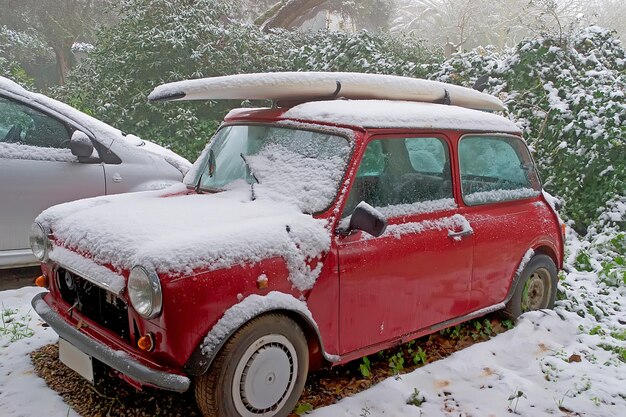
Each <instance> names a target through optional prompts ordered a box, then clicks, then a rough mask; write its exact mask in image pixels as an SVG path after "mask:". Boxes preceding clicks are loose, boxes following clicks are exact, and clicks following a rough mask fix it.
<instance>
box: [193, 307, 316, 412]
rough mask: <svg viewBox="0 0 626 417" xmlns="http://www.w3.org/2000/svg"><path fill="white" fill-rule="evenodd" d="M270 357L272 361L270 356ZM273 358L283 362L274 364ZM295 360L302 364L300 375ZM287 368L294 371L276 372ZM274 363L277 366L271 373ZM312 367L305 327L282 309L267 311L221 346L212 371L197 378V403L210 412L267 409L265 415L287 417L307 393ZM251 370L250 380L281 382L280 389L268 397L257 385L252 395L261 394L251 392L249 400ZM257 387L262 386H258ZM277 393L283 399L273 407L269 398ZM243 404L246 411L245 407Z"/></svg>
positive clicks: (273, 391) (270, 383) (261, 410)
mask: <svg viewBox="0 0 626 417" xmlns="http://www.w3.org/2000/svg"><path fill="white" fill-rule="evenodd" d="M250 352H253V353H250ZM294 354H295V358H294V357H293V356H294ZM250 355H251V356H250ZM262 355H265V356H262ZM268 357H271V358H272V360H268V359H266V358H268ZM276 358H278V359H276ZM268 363H271V364H272V365H277V366H276V368H273V367H271V366H270V365H267V364H268ZM294 364H297V371H296V372H295V375H294V374H293V370H294V369H295V368H294ZM283 365H287V366H283ZM259 367H261V369H259ZM287 367H289V368H288V370H289V372H277V375H276V374H275V373H274V372H273V370H275V369H279V368H282V369H283V370H285V369H287ZM268 368H269V369H272V371H270V372H265V371H267V370H268ZM254 370H257V371H258V372H254ZM308 370H309V351H308V345H307V341H306V337H305V335H304V333H303V332H302V329H301V328H300V327H299V326H298V324H296V323H295V322H294V321H293V320H291V319H290V318H288V317H286V316H284V315H282V314H266V315H264V316H261V317H258V318H256V319H253V320H251V321H250V322H248V323H246V324H245V325H244V326H242V327H241V328H240V329H239V330H237V332H235V334H234V335H233V336H232V337H231V338H230V339H229V340H228V341H227V342H226V344H225V345H224V346H223V347H222V349H221V350H220V351H219V353H218V354H217V356H216V357H215V359H214V360H213V363H212V364H211V367H210V368H209V370H208V371H207V373H206V374H204V375H201V376H199V377H197V378H196V380H195V388H194V389H195V396H196V402H197V403H198V408H199V409H200V411H201V412H202V414H203V415H204V416H205V417H240V416H246V417H247V416H249V415H256V414H263V413H264V412H267V413H268V414H263V415H266V416H276V417H286V416H288V415H289V414H290V413H291V412H292V411H293V409H294V407H295V406H296V404H297V402H298V400H299V398H300V395H301V394H302V390H303V389H304V384H305V382H306V377H307V374H308ZM249 373H250V374H252V375H251V376H250V377H249V378H250V382H249V383H250V384H253V383H254V382H257V383H258V382H259V381H265V384H266V385H273V384H276V387H277V388H274V389H270V392H269V394H270V395H269V396H268V395H265V396H264V397H263V396H261V395H260V393H259V392H257V391H255V390H253V389H251V390H250V394H256V397H257V398H252V397H253V396H254V395H251V398H250V399H248V398H247V397H246V393H247V391H246V390H247V388H248V386H249V385H248V381H247V379H246V378H248V374H249ZM288 373H291V374H290V375H287V374H288ZM255 376H256V378H255ZM259 378H260V379H259ZM294 378H295V381H294ZM286 380H287V382H286V384H287V385H286V388H284V389H282V391H281V388H280V387H282V386H283V385H284V383H285V381H286ZM234 386H239V389H234ZM254 387H255V388H258V385H255V386H254ZM235 391H237V393H235ZM266 392H267V390H266ZM281 392H282V394H281ZM280 395H282V397H280ZM273 398H280V400H277V401H276V402H275V403H274V404H273V405H272V406H270V407H267V406H268V404H264V401H265V402H266V401H270V402H271V401H274V400H273ZM255 406H256V407H255ZM242 407H244V412H241V410H242ZM260 407H262V408H260ZM245 410H248V413H246V412H245Z"/></svg>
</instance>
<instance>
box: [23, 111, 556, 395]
mask: <svg viewBox="0 0 626 417" xmlns="http://www.w3.org/2000/svg"><path fill="white" fill-rule="evenodd" d="M284 111H285V110H284V109H265V110H242V111H239V112H233V113H231V114H230V115H229V116H228V117H227V119H226V120H225V125H231V124H241V123H269V124H271V123H274V122H276V121H278V120H280V119H281V117H282V115H283V114H284ZM307 123H310V121H308V122H307ZM319 125H321V126H332V125H329V124H327V123H319ZM333 127H340V128H344V129H350V130H352V131H353V132H354V147H353V152H352V154H351V156H350V160H349V162H348V165H347V169H346V174H345V175H344V179H343V183H342V186H341V188H340V189H342V188H344V187H347V188H346V190H348V191H349V189H350V187H351V184H352V183H353V180H354V177H355V175H356V172H357V169H358V166H359V163H360V161H361V159H362V157H363V154H364V152H365V148H366V145H367V144H368V143H369V142H370V141H372V140H376V139H384V138H394V137H407V136H408V135H410V136H411V137H420V136H428V137H436V138H439V139H441V140H442V141H443V142H444V143H446V144H447V145H448V147H449V152H450V162H451V172H452V192H453V196H454V201H455V203H456V207H455V208H448V209H444V210H440V211H436V212H427V213H418V214H409V215H401V216H398V217H391V218H388V219H387V221H388V224H389V226H390V227H391V226H393V225H399V224H403V223H407V222H411V223H423V222H429V221H437V219H441V218H444V217H445V218H449V217H451V216H454V215H457V214H458V215H462V216H463V217H464V218H465V219H467V221H468V222H469V223H470V224H471V227H472V229H473V234H467V235H465V236H461V237H456V238H455V237H454V236H451V233H454V232H459V230H448V229H447V228H439V229H437V228H432V229H428V230H424V231H423V232H421V233H416V234H404V235H401V236H400V237H399V238H398V237H396V236H393V235H383V236H381V237H379V238H375V239H373V238H370V239H364V238H363V235H364V232H362V231H355V232H353V233H351V234H347V235H346V234H341V233H338V232H337V231H336V230H337V227H338V224H339V222H340V219H339V218H338V217H339V216H337V213H341V211H342V210H343V206H344V205H345V204H346V200H347V198H346V197H345V194H346V193H341V192H339V193H338V194H337V196H336V197H335V200H334V201H333V203H332V205H331V206H330V207H329V208H328V209H327V210H325V211H323V212H321V213H317V214H315V217H316V218H320V219H327V220H328V221H330V222H331V229H332V230H333V236H332V239H331V247H330V250H329V251H328V253H325V254H324V256H323V258H322V259H321V260H319V262H323V267H322V269H321V272H320V274H319V277H318V279H317V281H316V283H315V285H314V286H313V288H312V289H310V290H306V291H304V292H301V291H299V290H298V289H296V288H294V287H293V286H292V283H291V282H290V281H289V279H288V274H289V273H288V270H287V268H286V266H285V263H284V262H283V260H282V259H281V258H280V257H276V258H271V259H264V260H262V261H260V262H255V263H249V264H245V265H236V266H232V267H229V268H226V269H219V270H212V271H208V270H203V269H202V268H199V269H195V270H194V271H193V273H192V274H188V275H186V276H185V277H184V278H183V277H180V276H176V277H171V276H164V275H160V276H159V278H160V280H161V286H162V292H163V306H162V312H163V313H162V314H161V315H160V316H158V317H156V318H153V319H145V318H143V317H142V316H140V315H139V314H138V313H136V312H135V311H134V309H133V308H132V306H131V305H130V302H129V300H128V299H127V296H126V295H125V294H124V293H123V292H122V294H121V295H120V296H119V297H120V298H121V299H123V302H124V303H125V304H126V306H127V323H126V324H127V326H128V328H129V329H130V330H129V332H128V334H127V335H126V336H125V337H120V334H118V333H116V332H113V331H111V330H110V329H108V328H107V326H106V325H103V324H102V323H101V322H97V321H94V320H92V319H91V318H90V317H89V316H87V315H85V314H83V313H81V312H79V311H73V310H72V309H71V307H72V306H71V305H70V303H68V302H67V301H66V300H64V299H63V296H62V294H61V292H60V288H59V286H60V285H61V284H60V278H59V274H58V272H59V271H60V270H61V271H63V270H64V268H65V266H63V265H58V264H56V263H54V262H48V263H44V264H43V265H42V269H43V273H44V275H45V276H46V277H47V278H48V285H49V287H48V288H49V293H47V294H46V295H45V296H44V297H43V301H44V302H45V303H46V304H47V306H48V309H49V310H50V311H51V312H52V313H50V314H55V315H56V316H57V317H58V319H57V322H58V321H63V322H65V323H67V324H68V325H69V326H72V327H74V328H76V329H78V330H77V331H78V332H81V333H83V334H84V335H87V336H88V337H89V338H90V339H93V340H94V341H97V342H98V343H100V344H101V345H103V346H106V347H109V348H110V349H112V350H113V351H118V352H119V351H121V352H124V353H125V354H127V355H128V357H130V358H131V359H132V360H134V361H136V362H138V363H140V364H141V365H143V366H146V367H147V368H150V369H152V370H155V371H159V372H165V373H168V374H175V375H180V376H191V375H195V374H198V373H200V372H202V371H204V370H206V368H207V367H208V366H209V363H210V361H211V359H212V358H210V357H209V358H208V361H207V358H204V359H199V358H200V357H201V356H202V355H201V354H200V353H199V349H200V345H201V343H202V341H203V339H204V338H205V336H206V335H207V333H208V332H209V331H210V330H211V329H212V327H213V326H214V325H215V324H216V323H217V322H218V320H219V319H220V318H221V317H222V316H223V314H224V312H225V311H227V310H228V309H229V308H231V307H232V306H234V305H236V304H237V303H238V302H239V301H240V300H241V299H245V298H246V297H248V296H250V295H252V294H260V295H264V294H267V293H269V292H271V291H278V292H282V293H285V294H291V295H293V297H295V298H297V299H304V300H306V305H307V307H308V309H309V310H310V312H311V314H312V317H313V319H314V320H313V321H311V320H310V319H309V318H307V317H306V316H304V315H302V314H299V313H298V312H294V311H287V312H285V313H286V314H287V315H289V316H290V317H293V318H294V320H295V321H296V322H298V323H300V324H301V327H302V328H303V330H304V332H305V334H306V336H307V341H308V345H309V354H310V358H309V360H310V363H311V367H312V368H315V367H319V366H323V365H325V364H332V365H337V364H343V363H346V362H348V361H351V360H353V359H355V358H359V357H362V356H364V355H368V354H371V353H374V352H377V351H380V350H382V349H385V348H388V347H391V346H393V345H397V344H398V343H402V342H405V341H407V340H411V339H414V338H417V337H420V336H422V335H425V334H429V333H432V332H435V331H438V330H440V329H443V328H445V327H449V326H452V325H455V324H458V323H460V322H462V321H465V320H468V319H471V318H473V317H476V316H480V315H483V314H486V313H489V312H491V311H494V310H497V309H499V308H502V307H503V306H504V304H505V302H506V301H507V297H510V295H511V293H512V290H513V283H514V279H515V277H516V271H517V270H518V268H519V267H520V264H521V263H522V259H523V258H524V255H525V253H527V251H528V250H529V249H532V250H533V251H534V253H536V254H537V253H541V254H545V255H548V256H549V257H550V258H551V259H552V260H553V262H554V264H555V265H556V266H557V267H558V268H559V269H560V268H561V267H562V259H563V237H562V233H561V226H560V223H559V219H558V215H557V214H556V212H555V211H554V210H553V209H552V208H551V207H550V205H549V204H548V202H547V201H546V199H545V197H544V196H543V195H542V194H541V193H538V194H537V195H534V196H531V197H528V198H522V199H517V200H513V201H503V202H495V203H490V204H482V205H474V206H469V205H466V204H465V203H464V201H463V198H462V195H461V188H460V173H459V155H458V145H459V140H460V138H461V137H462V136H464V135H467V134H471V133H476V131H466V130H456V129H454V130H451V129H404V128H398V129H395V128H393V129H392V128H384V129H380V128H376V129H375V128H363V127H359V126H346V125H342V126H333ZM491 133H493V132H491ZM495 133H498V132H495ZM519 143H520V144H523V142H522V141H521V140H520V141H519ZM537 186H540V185H538V184H537ZM187 192H188V193H194V192H195V191H194V190H193V189H191V188H190V189H188V191H187ZM164 198H169V197H164ZM52 239H53V240H54V231H52ZM123 274H124V276H125V277H128V274H129V271H124V273H123ZM261 274H265V275H266V277H267V286H266V287H263V286H262V285H259V283H258V280H257V277H259V276H260V275H261ZM260 287H261V288H260ZM38 303H39V301H34V305H35V307H36V310H37V311H38V312H40V314H41V313H42V309H43V310H45V308H43V307H42V306H41V304H39V307H38ZM45 314H46V311H44V314H42V316H44V319H46V320H48V318H47V317H45ZM53 327H55V326H54V325H53ZM146 334H151V335H153V338H154V346H153V349H152V350H151V351H149V352H146V351H143V350H141V349H139V348H138V347H137V342H138V338H139V337H140V336H141V335H146ZM105 362H106V361H105ZM118 371H120V372H119V374H120V376H122V377H123V378H124V379H126V380H127V381H128V382H130V383H131V384H133V385H135V386H137V387H139V386H142V385H157V386H160V387H161V388H166V389H173V390H176V391H182V390H184V389H183V388H184V387H183V388H181V386H177V387H167V386H163V385H162V384H157V383H154V382H151V380H149V379H144V380H141V378H139V379H138V378H135V377H133V376H129V375H128V374H125V372H124V370H123V369H118Z"/></svg>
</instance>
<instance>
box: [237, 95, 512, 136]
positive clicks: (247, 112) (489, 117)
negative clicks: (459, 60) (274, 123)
mask: <svg viewBox="0 0 626 417" xmlns="http://www.w3.org/2000/svg"><path fill="white" fill-rule="evenodd" d="M276 111H277V110H276V109H268V108H264V109H250V108H244V109H233V110H231V111H230V113H228V115H226V118H225V119H226V121H230V120H235V119H238V120H239V121H241V120H245V119H246V118H257V117H259V116H261V117H262V114H263V113H264V112H267V113H268V114H270V113H271V115H270V118H271V117H272V115H273V116H274V117H278V118H279V119H283V120H291V121H297V122H302V123H307V124H308V123H320V122H321V123H329V124H334V125H342V126H353V127H361V128H406V129H449V130H465V131H483V132H485V131H488V132H502V133H512V134H520V133H521V132H522V131H521V130H520V128H519V127H518V126H517V125H516V124H515V123H513V122H512V121H511V120H509V119H507V118H505V117H503V116H500V115H497V114H494V113H488V112H484V111H479V110H472V109H466V108H463V107H458V106H451V105H445V104H433V103H420V102H412V101H391V100H327V101H311V102H306V103H302V104H299V105H297V106H294V107H292V108H288V109H284V111H283V112H282V114H278V115H276Z"/></svg>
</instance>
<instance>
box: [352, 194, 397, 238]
mask: <svg viewBox="0 0 626 417" xmlns="http://www.w3.org/2000/svg"><path fill="white" fill-rule="evenodd" d="M385 229H387V219H385V216H383V215H382V213H381V212H380V211H378V210H376V209H375V208H374V207H372V206H370V205H369V204H367V203H366V202H365V201H361V202H360V203H359V204H358V205H357V206H356V208H355V209H354V211H353V212H352V216H350V225H349V226H348V230H347V231H348V232H349V231H351V230H362V231H364V232H367V233H369V234H370V235H372V236H374V237H378V236H380V235H382V234H383V233H384V232H385Z"/></svg>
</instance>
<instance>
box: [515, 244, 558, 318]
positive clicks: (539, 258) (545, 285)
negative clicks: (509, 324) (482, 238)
mask: <svg viewBox="0 0 626 417" xmlns="http://www.w3.org/2000/svg"><path fill="white" fill-rule="evenodd" d="M557 284H558V276H557V269H556V265H555V264H554V261H553V260H552V258H550V257H549V256H548V255H543V254H540V255H535V256H533V257H532V258H531V260H530V261H529V262H528V264H526V266H525V267H524V270H523V271H522V273H521V274H520V277H519V279H518V281H517V286H516V287H515V291H514V293H513V296H512V297H511V299H510V300H509V301H508V302H507V303H506V306H505V307H504V310H503V314H504V315H505V316H506V317H508V318H511V319H517V318H518V317H519V316H521V315H522V314H523V313H526V312H527V311H532V310H541V309H544V308H548V309H552V308H554V302H555V300H556V291H557Z"/></svg>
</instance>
